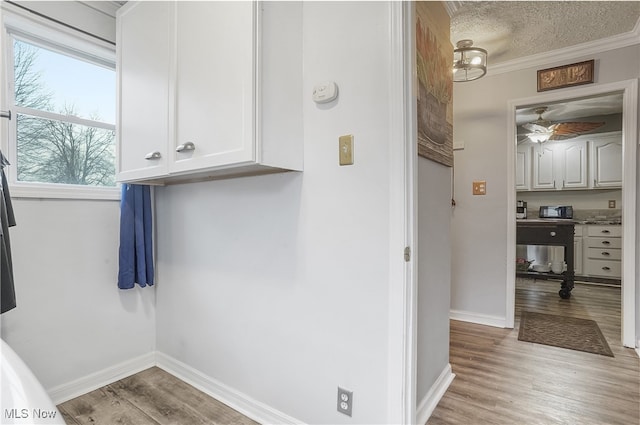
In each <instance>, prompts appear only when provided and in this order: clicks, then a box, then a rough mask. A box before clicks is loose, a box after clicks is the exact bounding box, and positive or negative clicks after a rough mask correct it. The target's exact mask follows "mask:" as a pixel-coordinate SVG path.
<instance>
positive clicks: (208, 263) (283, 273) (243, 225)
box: [157, 2, 401, 424]
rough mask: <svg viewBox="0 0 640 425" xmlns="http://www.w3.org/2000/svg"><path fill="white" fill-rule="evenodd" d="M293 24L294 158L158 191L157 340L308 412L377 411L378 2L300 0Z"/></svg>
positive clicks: (382, 366)
mask: <svg viewBox="0 0 640 425" xmlns="http://www.w3.org/2000/svg"><path fill="white" fill-rule="evenodd" d="M303 29H304V30H303V31H304V33H303V38H302V40H303V51H304V60H303V64H302V69H303V70H304V78H303V99H304V101H303V105H304V106H303V116H304V172H303V173H288V174H281V175H270V176H261V177H250V178H240V179H233V180H225V181H214V182H204V183H197V184H189V185H180V186H171V187H165V188H161V189H160V190H158V192H157V195H158V196H157V203H158V205H157V220H158V229H159V235H158V269H159V270H158V279H159V281H158V286H157V291H158V292H157V297H158V298H157V347H158V350H159V351H160V352H162V353H164V354H166V355H168V356H171V357H173V358H174V359H177V360H179V361H181V362H183V363H185V364H187V365H188V366H190V367H192V368H195V369H196V370H197V371H199V372H200V373H202V374H204V375H206V376H208V377H210V378H213V379H216V380H218V381H220V382H222V383H224V384H225V385H227V386H229V387H231V388H233V389H234V390H237V391H239V392H241V393H242V394H244V395H246V396H248V397H251V398H253V399H254V400H257V401H259V402H262V403H265V404H266V405H268V406H271V407H272V408H274V409H277V410H278V411H280V412H283V413H285V414H287V415H290V416H292V417H294V418H296V419H298V420H300V421H303V422H308V423H331V424H338V423H386V422H388V419H387V418H388V399H387V397H388V394H387V390H388V387H387V375H388V363H387V355H388V354H387V353H388V337H389V335H388V319H389V318H388V314H389V311H388V293H389V286H388V284H389V280H388V276H389V208H390V205H389V200H390V196H389V173H390V168H389V159H388V156H389V146H390V145H389V139H388V134H389V93H388V90H387V87H388V86H389V82H388V81H389V71H388V70H389V65H390V64H389V60H390V59H389V54H390V49H389V42H388V36H389V5H388V4H386V3H384V2H373V3H366V2H354V3H350V2H334V3H326V2H305V3H304V5H303ZM326 80H333V81H336V82H337V84H338V86H339V91H340V97H339V99H338V100H337V101H336V102H335V103H333V104H328V105H316V104H314V103H313V102H312V101H311V92H312V88H313V86H314V84H316V83H318V82H322V81H326ZM343 134H353V135H354V137H355V164H354V165H352V166H344V167H340V166H339V165H338V137H339V136H340V135H343ZM399 258H401V257H399ZM337 386H342V387H344V388H347V389H349V390H352V391H354V399H353V400H354V407H353V417H352V418H349V417H348V416H344V415H341V414H339V413H338V412H337V411H336V395H337Z"/></svg>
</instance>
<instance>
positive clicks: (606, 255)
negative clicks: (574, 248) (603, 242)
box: [587, 248, 622, 261]
mask: <svg viewBox="0 0 640 425" xmlns="http://www.w3.org/2000/svg"><path fill="white" fill-rule="evenodd" d="M587 256H588V257H589V258H593V259H596V260H618V261H619V260H621V259H622V250H621V249H611V248H588V249H587Z"/></svg>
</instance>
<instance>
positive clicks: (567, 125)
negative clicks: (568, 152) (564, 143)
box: [549, 122, 604, 140]
mask: <svg viewBox="0 0 640 425" xmlns="http://www.w3.org/2000/svg"><path fill="white" fill-rule="evenodd" d="M603 125H604V123H603V122H562V123H559V124H554V125H552V126H551V127H549V130H551V131H552V132H553V137H556V136H571V137H575V136H578V135H580V134H584V133H588V132H590V131H593V130H595V129H596V128H599V127H602V126H603ZM555 140H558V139H555Z"/></svg>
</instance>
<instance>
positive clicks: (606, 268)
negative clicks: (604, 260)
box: [602, 266, 611, 272]
mask: <svg viewBox="0 0 640 425" xmlns="http://www.w3.org/2000/svg"><path fill="white" fill-rule="evenodd" d="M602 270H604V271H606V272H608V271H609V270H611V268H610V267H607V266H604V267H603V268H602Z"/></svg>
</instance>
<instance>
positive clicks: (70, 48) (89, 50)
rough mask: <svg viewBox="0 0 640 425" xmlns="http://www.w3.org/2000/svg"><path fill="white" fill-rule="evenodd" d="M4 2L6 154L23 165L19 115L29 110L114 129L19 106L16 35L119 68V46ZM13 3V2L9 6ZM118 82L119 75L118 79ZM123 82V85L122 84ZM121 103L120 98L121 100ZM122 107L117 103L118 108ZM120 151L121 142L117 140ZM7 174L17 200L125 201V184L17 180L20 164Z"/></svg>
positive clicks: (0, 125)
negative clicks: (19, 151)
mask: <svg viewBox="0 0 640 425" xmlns="http://www.w3.org/2000/svg"><path fill="white" fill-rule="evenodd" d="M6 5H7V4H6V2H2V5H1V6H0V7H1V9H0V11H1V12H2V22H1V25H2V28H1V34H0V43H1V45H0V50H1V52H0V54H1V55H5V56H4V57H3V59H5V60H3V61H2V62H4V64H5V67H4V68H3V69H2V70H0V74H1V75H0V80H1V81H2V87H3V88H4V89H5V90H1V91H0V92H4V95H3V96H2V98H0V105H2V107H1V108H0V109H2V110H11V119H10V120H6V119H2V120H0V132H1V133H0V134H3V135H6V136H7V137H1V138H0V148H2V151H3V152H5V156H6V157H7V158H8V160H9V162H10V163H11V164H12V165H13V164H17V133H16V122H17V120H16V117H17V115H18V114H25V115H29V116H34V117H37V118H43V119H53V120H55V121H63V122H69V123H73V124H79V125H85V126H90V127H96V128H103V129H107V130H113V131H114V132H116V126H117V122H116V124H115V125H112V124H108V123H101V122H99V121H92V120H89V119H84V118H80V117H75V116H64V115H61V114H57V113H50V112H47V111H41V110H34V109H31V108H27V107H22V106H17V105H15V100H14V96H15V92H14V91H13V89H14V87H13V84H14V81H13V65H14V64H13V62H14V57H13V42H14V39H16V40H19V41H23V42H26V43H29V44H33V45H35V46H37V47H41V48H44V49H47V50H51V51H54V52H56V53H60V54H64V55H67V56H71V57H73V58H76V59H79V60H83V61H86V62H88V63H91V64H94V65H97V66H102V67H105V68H108V69H113V70H114V71H115V70H116V51H115V45H112V44H110V43H108V42H106V41H102V40H99V39H96V38H94V37H91V36H89V35H86V34H83V33H82V32H79V31H75V30H73V29H71V28H67V27H65V26H63V25H60V24H57V23H55V22H52V21H49V20H48V19H46V18H42V17H40V16H37V15H33V14H30V13H29V12H26V11H23V10H22V9H19V8H15V7H7V6H6ZM8 6H11V5H8ZM116 81H117V79H116ZM116 84H117V83H116ZM116 101H117V100H116ZM115 106H116V105H114V107H115ZM116 150H117V141H116ZM115 154H116V155H115V162H114V174H115V173H116V170H117V165H118V164H117V161H118V155H117V151H116V152H115ZM5 171H8V173H7V178H8V180H9V185H10V187H11V196H12V197H14V198H56V199H59V198H63V199H95V200H119V199H120V192H121V189H120V184H119V183H116V186H113V187H104V186H85V185H72V184H62V183H39V182H23V181H18V180H17V167H15V166H9V167H7V168H6V169H5Z"/></svg>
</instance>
